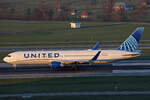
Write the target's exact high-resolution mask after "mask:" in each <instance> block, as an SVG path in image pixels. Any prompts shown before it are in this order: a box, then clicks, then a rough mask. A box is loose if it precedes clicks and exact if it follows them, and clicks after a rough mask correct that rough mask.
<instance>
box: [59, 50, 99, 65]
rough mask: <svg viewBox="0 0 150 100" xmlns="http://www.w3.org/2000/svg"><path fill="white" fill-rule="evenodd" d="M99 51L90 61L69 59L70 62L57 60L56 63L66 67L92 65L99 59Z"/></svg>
mask: <svg viewBox="0 0 150 100" xmlns="http://www.w3.org/2000/svg"><path fill="white" fill-rule="evenodd" d="M100 53H101V51H98V52H97V53H96V55H95V56H93V58H92V59H90V60H83V59H71V60H59V61H57V62H61V63H62V64H63V65H68V64H83V63H92V62H94V61H96V60H97V58H98V57H99V55H100Z"/></svg>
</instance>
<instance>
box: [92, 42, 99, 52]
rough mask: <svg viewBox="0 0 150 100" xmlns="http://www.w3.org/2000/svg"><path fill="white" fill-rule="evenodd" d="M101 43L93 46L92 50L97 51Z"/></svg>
mask: <svg viewBox="0 0 150 100" xmlns="http://www.w3.org/2000/svg"><path fill="white" fill-rule="evenodd" d="M100 43H101V42H100V41H98V42H97V43H96V45H94V46H93V48H92V50H97V48H98V47H99V45H100Z"/></svg>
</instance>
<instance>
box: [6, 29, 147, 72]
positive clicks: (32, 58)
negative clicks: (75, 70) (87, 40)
mask: <svg viewBox="0 0 150 100" xmlns="http://www.w3.org/2000/svg"><path fill="white" fill-rule="evenodd" d="M143 31H144V27H138V28H137V29H136V30H135V31H134V32H133V33H132V34H131V35H130V36H129V37H128V38H127V39H126V40H125V41H124V42H123V43H122V44H121V45H120V46H119V47H118V48H116V49H114V50H101V49H98V46H99V45H100V42H97V44H96V45H95V46H94V47H93V48H92V49H88V50H56V51H55V50H54V51H16V52H13V53H10V54H8V55H7V56H6V57H4V58H3V61H4V62H6V63H9V64H12V65H13V67H14V68H16V66H17V65H37V64H39V65H42V64H43V65H50V66H51V68H54V69H56V68H61V67H65V66H66V65H71V66H77V65H80V64H85V63H86V64H89V65H91V64H102V63H111V62H114V61H118V60H124V59H129V58H135V57H138V56H140V55H141V50H137V47H138V43H139V41H140V38H141V35H142V33H143Z"/></svg>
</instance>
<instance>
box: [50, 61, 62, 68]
mask: <svg viewBox="0 0 150 100" xmlns="http://www.w3.org/2000/svg"><path fill="white" fill-rule="evenodd" d="M51 67H52V68H60V67H61V62H56V61H53V62H51Z"/></svg>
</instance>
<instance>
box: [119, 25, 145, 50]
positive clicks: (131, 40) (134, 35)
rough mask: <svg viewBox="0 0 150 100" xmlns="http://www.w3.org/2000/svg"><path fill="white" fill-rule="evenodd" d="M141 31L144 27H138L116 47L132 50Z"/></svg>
mask: <svg viewBox="0 0 150 100" xmlns="http://www.w3.org/2000/svg"><path fill="white" fill-rule="evenodd" d="M143 31H144V27H138V28H137V29H136V30H135V31H134V32H133V33H132V34H131V35H130V36H129V37H128V38H127V39H126V40H125V41H124V42H123V43H122V44H121V45H120V47H119V48H117V49H118V50H124V51H130V52H134V51H135V50H136V48H137V47H138V42H139V41H140V39H141V35H142V33H143Z"/></svg>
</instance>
